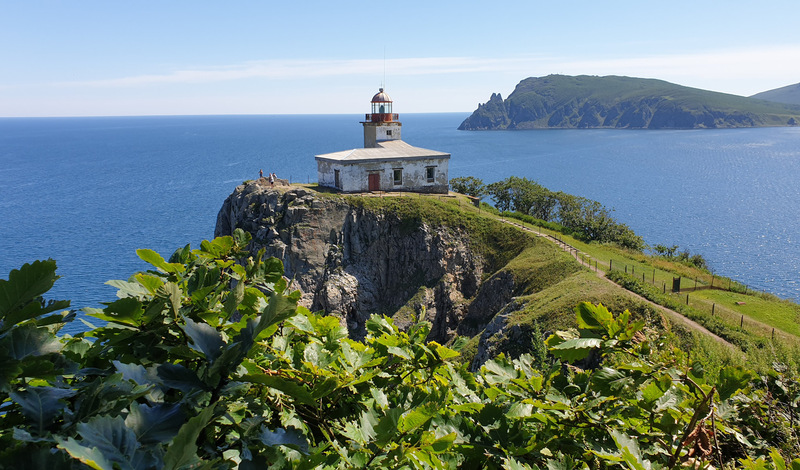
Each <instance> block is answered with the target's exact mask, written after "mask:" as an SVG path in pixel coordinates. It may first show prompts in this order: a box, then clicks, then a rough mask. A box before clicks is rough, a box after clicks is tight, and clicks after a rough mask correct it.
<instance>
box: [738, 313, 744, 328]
mask: <svg viewBox="0 0 800 470" xmlns="http://www.w3.org/2000/svg"><path fill="white" fill-rule="evenodd" d="M743 327H744V315H742V319H741V320H739V328H743Z"/></svg>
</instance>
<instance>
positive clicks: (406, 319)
mask: <svg viewBox="0 0 800 470" xmlns="http://www.w3.org/2000/svg"><path fill="white" fill-rule="evenodd" d="M365 199H366V198H365ZM405 199H406V200H407V201H408V202H409V204H419V203H420V201H414V199H413V198H405ZM237 227H239V228H242V229H244V230H246V231H248V232H250V233H251V234H253V242H252V246H251V248H252V251H253V252H254V253H255V252H257V251H258V250H259V249H260V248H262V247H263V248H265V249H266V254H267V256H274V257H276V258H278V259H280V260H281V261H282V262H283V264H284V269H285V275H286V276H287V277H288V278H290V279H293V280H294V282H295V285H296V287H297V288H299V289H300V290H301V291H302V292H303V297H302V299H303V300H302V302H303V304H304V305H306V306H308V307H309V308H311V309H312V310H324V311H326V312H328V313H331V314H335V315H338V316H340V317H341V318H342V319H343V320H345V321H346V323H347V326H348V328H349V330H350V331H351V333H352V334H353V335H354V336H356V337H358V336H359V335H360V334H362V332H363V327H364V322H365V321H366V319H367V318H369V315H371V314H372V313H384V314H389V315H394V317H395V321H396V322H399V323H400V324H401V325H402V324H404V323H405V324H409V323H410V322H412V321H413V319H414V317H415V315H417V314H418V313H419V312H421V311H422V310H423V309H424V311H425V312H426V316H427V319H428V320H430V321H431V322H432V323H433V331H432V334H431V339H437V340H440V341H443V340H446V339H447V338H449V337H451V336H452V335H453V334H454V332H455V331H456V329H457V328H458V325H459V324H460V323H461V320H462V319H463V318H464V317H465V316H467V315H470V316H473V317H475V318H478V319H479V318H481V316H482V315H480V314H479V313H477V312H475V310H476V309H478V310H479V309H480V308H479V307H478V306H479V305H480V304H481V302H480V301H479V302H477V303H474V302H467V301H466V300H467V299H471V298H473V297H476V296H478V293H479V290H480V289H479V287H480V285H481V281H482V278H483V277H484V275H485V274H487V273H486V270H487V267H488V264H489V263H490V262H491V259H490V258H488V257H487V255H485V254H484V253H481V252H480V251H479V250H477V249H476V247H475V244H474V243H473V237H471V236H470V234H468V233H466V231H465V229H464V228H463V227H452V226H450V227H443V226H433V225H431V224H430V223H427V222H425V221H424V220H421V219H419V218H415V217H411V218H403V217H401V216H400V215H399V214H398V212H395V211H386V210H380V209H375V208H370V207H368V206H367V205H364V204H360V203H359V198H357V197H343V196H338V195H325V194H319V193H315V192H312V191H310V190H308V189H305V188H302V187H293V188H290V189H288V190H284V189H283V188H269V187H267V186H265V185H263V184H259V183H258V182H251V183H249V184H246V185H242V186H239V187H237V188H236V190H235V191H234V192H233V194H231V195H230V196H229V197H228V198H227V199H226V200H225V202H224V204H223V206H222V209H221V210H220V212H219V215H218V218H217V227H216V230H215V236H221V235H228V234H231V233H232V232H233V230H234V229H236V228H237ZM497 228H498V229H503V228H502V227H497ZM506 290H509V289H506ZM492 300H493V301H492V302H489V303H492V304H493V303H496V302H497V301H495V300H494V299H492ZM492 308H496V306H492ZM493 313H494V312H491V315H493ZM487 315H489V313H487ZM477 323H481V321H480V320H478V321H477Z"/></svg>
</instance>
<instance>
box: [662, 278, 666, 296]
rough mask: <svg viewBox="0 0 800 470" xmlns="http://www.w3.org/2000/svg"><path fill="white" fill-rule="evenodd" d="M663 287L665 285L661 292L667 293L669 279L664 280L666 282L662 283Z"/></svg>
mask: <svg viewBox="0 0 800 470" xmlns="http://www.w3.org/2000/svg"><path fill="white" fill-rule="evenodd" d="M661 287H663V291H662V292H661V293H662V294H666V293H667V281H664V282H663V283H662V284H661Z"/></svg>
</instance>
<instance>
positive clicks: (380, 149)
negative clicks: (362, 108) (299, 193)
mask: <svg viewBox="0 0 800 470" xmlns="http://www.w3.org/2000/svg"><path fill="white" fill-rule="evenodd" d="M370 108H371V109H370V110H371V111H372V112H370V113H367V114H366V116H365V118H364V121H362V122H361V125H362V126H363V127H364V148H360V149H353V150H344V151H341V152H334V153H326V154H323V155H316V156H315V157H314V158H315V159H316V161H317V181H318V183H319V185H320V186H324V187H328V188H332V189H335V190H338V191H341V192H344V193H360V192H370V191H389V192H394V191H408V192H420V193H438V194H447V191H448V188H449V180H448V175H447V173H448V170H447V168H448V163H449V160H450V154H449V153H444V152H439V151H436V150H428V149H423V148H420V147H414V146H413V145H409V144H407V143H405V142H404V141H403V140H402V139H401V138H400V129H401V126H402V125H401V124H400V121H399V119H398V115H397V114H395V113H393V112H392V99H391V98H389V95H387V94H386V92H385V91H384V90H383V88H381V89H379V90H378V93H377V94H375V96H373V97H372V100H371V101H370Z"/></svg>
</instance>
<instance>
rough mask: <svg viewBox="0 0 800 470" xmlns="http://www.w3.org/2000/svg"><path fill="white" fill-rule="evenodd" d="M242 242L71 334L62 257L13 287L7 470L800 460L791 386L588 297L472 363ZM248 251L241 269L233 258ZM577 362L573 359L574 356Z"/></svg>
mask: <svg viewBox="0 0 800 470" xmlns="http://www.w3.org/2000/svg"><path fill="white" fill-rule="evenodd" d="M249 242H250V237H249V235H248V234H246V233H244V232H242V231H241V230H237V231H236V232H235V233H234V236H226V237H220V238H217V239H215V240H212V241H205V242H203V243H202V244H201V247H200V248H199V249H195V250H192V249H191V248H190V247H189V246H186V247H185V248H183V249H179V250H178V251H176V252H175V253H174V254H173V255H172V256H171V257H170V258H169V260H164V259H163V258H162V257H161V256H159V255H158V254H157V253H155V252H153V251H150V250H139V251H138V254H139V256H140V257H141V258H142V259H143V260H144V261H146V262H148V263H150V264H151V265H152V269H151V270H150V271H147V272H142V273H137V274H135V275H133V276H132V277H131V278H130V279H128V280H127V281H114V282H113V284H114V285H115V286H116V287H117V288H118V289H119V292H118V299H116V300H113V301H110V302H109V303H108V304H107V305H106V307H105V308H104V309H102V310H93V311H90V313H91V315H92V316H94V317H95V318H97V319H99V320H102V321H104V322H107V324H105V325H104V326H100V327H92V329H91V330H90V331H88V332H86V333H81V334H78V335H75V336H68V335H59V334H58V330H59V328H60V327H61V326H62V325H63V324H64V323H66V322H69V321H74V313H69V312H64V311H62V310H63V309H65V308H68V305H69V304H68V302H65V301H50V302H45V301H44V300H43V296H44V295H46V293H47V291H48V290H49V288H50V287H51V286H52V285H53V283H54V282H55V280H56V279H57V276H56V274H55V262H53V261H37V262H34V263H32V264H26V265H24V266H22V267H21V268H20V269H19V270H15V271H12V272H11V273H10V275H9V277H8V279H7V280H0V372H1V373H0V468H14V469H25V468H49V469H53V470H57V469H68V468H70V469H71V468H94V469H103V470H106V469H108V470H111V469H118V468H121V469H156V468H167V469H189V468H195V469H197V468H240V469H250V468H266V467H271V468H297V469H300V468H303V469H308V468H328V469H334V468H409V469H410V468H489V469H492V468H496V469H500V468H503V469H512V468H513V469H532V468H545V467H547V468H576V467H580V468H627V469H645V468H647V469H650V468H653V469H655V468H676V467H679V466H683V465H692V466H703V465H707V464H711V465H714V466H716V467H718V468H722V467H732V466H737V467H744V468H752V469H757V468H758V469H762V468H763V469H772V468H775V469H784V468H788V467H790V466H791V467H792V468H797V466H800V460H795V461H793V462H791V463H789V462H787V461H786V459H785V458H784V456H782V455H781V453H783V454H784V455H796V454H797V451H798V439H797V435H796V433H795V426H796V425H795V423H794V420H795V416H796V407H797V402H798V396H800V390H798V386H797V384H796V383H795V382H794V381H793V380H792V377H791V376H788V375H785V374H781V373H777V372H776V373H774V374H772V375H766V376H763V377H758V376H756V374H754V373H753V372H751V371H748V370H746V369H744V368H741V367H734V366H725V367H722V368H720V369H719V371H718V372H717V373H713V374H712V373H709V372H707V371H706V370H705V369H704V368H703V364H702V363H700V362H697V361H696V360H694V359H692V358H690V356H689V355H688V354H685V353H684V352H682V351H680V350H670V349H662V348H661V347H659V341H658V340H657V339H654V338H651V339H648V338H647V336H645V335H643V334H642V328H643V326H644V325H643V323H642V322H641V321H639V320H635V319H634V318H633V317H632V316H631V315H630V313H629V312H627V311H625V312H622V313H620V314H619V315H617V316H614V315H613V314H612V313H611V312H609V311H608V310H607V309H606V308H605V307H603V306H601V305H594V304H590V303H580V304H579V305H578V306H577V308H575V312H574V319H575V322H576V323H575V325H576V326H577V329H573V330H570V331H559V332H556V333H553V334H551V335H550V336H549V337H548V339H547V340H546V343H545V344H546V351H547V352H548V353H549V356H548V355H544V354H543V350H540V354H538V355H537V356H532V355H528V354H523V355H520V356H519V357H518V358H515V359H511V358H508V357H506V356H503V355H501V356H498V357H497V358H495V359H491V360H489V361H487V362H486V363H485V364H484V365H483V367H481V368H480V370H479V371H477V372H474V373H473V372H469V371H468V370H467V368H466V366H465V365H459V363H458V362H457V358H458V352H457V348H458V346H454V348H456V349H453V348H449V347H445V346H443V345H440V344H437V343H435V342H428V341H427V340H426V338H427V336H428V333H429V331H430V328H431V325H430V324H429V323H427V322H425V321H419V322H416V323H415V324H413V325H412V326H411V327H410V328H409V329H408V330H406V331H400V330H398V328H397V327H396V326H394V325H393V324H392V321H391V320H390V319H388V318H386V317H381V316H373V317H372V318H371V319H370V320H369V321H368V322H367V325H366V328H367V334H366V336H365V338H364V340H363V341H355V340H352V339H349V338H348V337H347V336H348V332H347V330H346V328H344V327H342V326H341V324H340V320H339V319H338V318H335V317H327V316H324V314H314V313H311V312H309V311H308V310H307V309H305V308H303V307H300V306H298V305H297V302H298V299H299V293H297V292H290V291H289V290H288V288H287V282H286V280H285V278H283V277H282V266H281V264H280V263H279V262H278V261H277V260H275V259H264V258H263V252H262V253H258V254H257V255H256V256H253V257H250V256H249V253H248V252H246V251H245V247H246V246H247V245H248V243H249ZM237 260H238V261H239V263H237V262H236V261H237ZM569 364H575V365H569Z"/></svg>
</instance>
